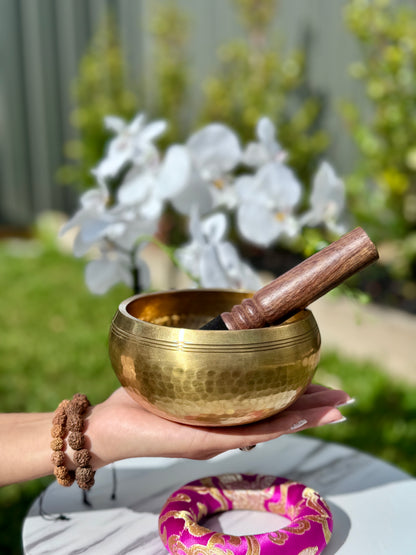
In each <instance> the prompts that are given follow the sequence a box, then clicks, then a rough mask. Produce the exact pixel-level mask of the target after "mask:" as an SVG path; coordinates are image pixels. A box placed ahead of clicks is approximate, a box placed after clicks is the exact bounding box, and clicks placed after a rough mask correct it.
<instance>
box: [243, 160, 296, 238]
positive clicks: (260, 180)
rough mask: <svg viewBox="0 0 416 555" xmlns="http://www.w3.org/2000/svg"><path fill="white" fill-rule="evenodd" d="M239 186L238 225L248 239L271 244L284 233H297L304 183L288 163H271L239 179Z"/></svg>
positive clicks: (289, 234)
mask: <svg viewBox="0 0 416 555" xmlns="http://www.w3.org/2000/svg"><path fill="white" fill-rule="evenodd" d="M236 188H237V193H238V195H239V206H238V210H237V225H238V229H239V231H240V233H241V234H242V236H243V237H244V238H246V239H247V240H248V241H250V242H252V243H254V244H256V245H259V246H261V247H268V246H270V245H271V244H272V243H273V242H274V241H276V240H277V239H279V238H280V237H281V236H282V235H284V236H287V237H290V238H293V237H295V236H296V235H297V233H298V231H299V224H298V221H297V219H296V217H295V215H294V209H295V207H296V205H297V204H298V202H299V200H300V198H301V185H300V183H299V182H298V180H297V179H296V177H295V175H294V173H293V172H292V171H291V170H290V169H289V168H288V167H287V166H285V165H283V164H281V163H268V164H266V165H264V166H262V167H261V168H260V169H259V170H258V171H257V172H256V174H255V175H254V176H248V175H247V176H242V177H240V178H239V179H237V181H236Z"/></svg>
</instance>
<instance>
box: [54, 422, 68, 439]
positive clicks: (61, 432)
mask: <svg viewBox="0 0 416 555" xmlns="http://www.w3.org/2000/svg"><path fill="white" fill-rule="evenodd" d="M65 434H66V429H65V426H60V425H59V424H54V425H53V426H52V429H51V436H52V437H64V436H65Z"/></svg>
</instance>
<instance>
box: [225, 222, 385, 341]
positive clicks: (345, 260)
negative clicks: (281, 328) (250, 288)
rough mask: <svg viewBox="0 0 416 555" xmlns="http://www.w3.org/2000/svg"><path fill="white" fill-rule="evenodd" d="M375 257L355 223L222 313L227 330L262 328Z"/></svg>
mask: <svg viewBox="0 0 416 555" xmlns="http://www.w3.org/2000/svg"><path fill="white" fill-rule="evenodd" d="M377 259H378V252H377V249H376V247H375V245H374V244H373V243H372V242H371V240H370V238H369V237H368V235H367V234H366V233H365V231H364V230H363V229H361V228H360V227H357V228H355V229H353V230H352V231H350V232H349V233H347V234H345V235H343V236H342V237H341V238H340V239H338V240H337V241H335V242H334V243H331V244H330V245H328V246H327V247H325V248H324V249H322V250H321V251H319V252H317V253H316V254H314V255H312V256H310V257H309V258H307V259H306V260H304V261H303V262H301V263H300V264H298V265H297V266H295V267H294V268H292V269H291V270H289V271H288V272H286V273H284V274H282V275H281V276H280V277H278V278H276V279H275V280H273V281H271V282H270V283H268V284H267V285H265V286H264V287H262V288H261V289H259V290H258V291H257V292H256V293H255V294H254V296H253V297H252V298H249V299H245V300H244V301H243V302H242V303H241V304H239V305H236V306H234V307H233V308H232V309H231V311H230V312H223V313H222V314H221V317H222V319H223V321H224V323H225V325H226V326H227V328H228V329H230V330H237V329H251V328H262V327H264V326H266V325H268V324H273V323H276V322H279V321H281V320H282V319H283V318H286V317H288V316H289V315H291V314H293V313H294V312H296V311H297V310H300V309H302V308H305V307H307V306H308V305H309V304H311V303H312V302H313V301H316V300H317V299H319V297H322V295H324V294H325V293H327V292H328V291H330V290H331V289H334V288H335V287H336V286H337V285H339V284H340V283H342V282H343V281H345V280H346V279H347V278H349V277H350V276H352V275H353V274H355V273H356V272H358V271H360V270H362V269H363V268H365V267H366V266H368V265H369V264H371V263H372V262H374V261H375V260H377Z"/></svg>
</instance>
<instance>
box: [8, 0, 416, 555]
mask: <svg viewBox="0 0 416 555" xmlns="http://www.w3.org/2000/svg"><path fill="white" fill-rule="evenodd" d="M0 55H1V62H2V63H1V65H0V287H1V291H2V293H1V295H0V334H1V341H0V410H1V411H8V412H9V411H10V412H13V411H53V410H55V408H56V406H57V405H58V403H59V401H60V400H61V399H63V398H68V397H70V396H71V395H72V394H73V393H74V392H76V391H81V392H83V393H86V394H87V395H88V396H89V398H90V399H91V401H92V402H93V403H97V402H99V401H100V400H102V399H103V398H104V397H105V396H106V395H108V394H109V393H111V392H112V391H113V390H114V388H115V387H117V381H116V378H115V376H114V375H113V373H112V370H111V367H110V365H109V361H108V355H107V334H108V329H109V324H110V321H111V318H112V316H113V314H114V312H115V310H116V308H117V306H118V304H119V302H120V301H121V300H123V299H124V298H126V297H127V296H129V295H130V294H131V290H129V289H128V288H127V287H126V286H124V285H120V286H117V287H115V288H113V289H111V290H110V291H109V292H108V293H106V294H105V295H102V296H96V295H93V294H91V293H90V292H89V291H88V290H87V287H86V285H85V280H84V268H85V260H83V259H76V258H74V257H73V255H72V254H71V250H70V244H69V240H70V239H68V238H66V239H65V238H64V239H58V237H57V236H58V230H59V228H60V226H61V225H62V224H63V223H64V222H65V220H66V218H68V217H69V216H71V215H72V213H73V212H74V211H75V210H76V209H77V207H78V199H79V195H80V193H81V192H82V191H85V190H87V189H88V188H89V187H91V186H92V185H93V181H92V177H91V168H92V167H94V166H95V165H96V164H97V162H98V161H99V160H100V158H101V157H102V155H103V151H104V149H105V145H106V143H107V141H108V139H109V138H110V135H109V133H108V132H107V131H106V130H105V128H104V127H103V118H104V116H106V115H110V114H111V115H117V116H121V117H125V118H127V119H131V118H132V117H133V116H134V115H135V114H137V113H138V112H145V113H146V114H147V115H148V116H149V118H163V119H166V120H167V121H168V122H169V128H168V132H167V133H166V134H165V135H164V136H163V138H162V141H161V143H162V147H163V145H165V146H166V145H168V144H169V143H171V142H175V141H183V140H185V138H186V137H187V136H188V135H189V134H190V133H191V132H192V131H194V130H195V129H197V128H198V127H199V126H201V125H203V124H206V123H209V122H214V121H218V122H223V123H225V124H228V125H231V126H232V127H233V128H234V129H235V130H237V131H238V133H239V136H240V137H241V138H242V139H243V140H250V139H251V137H252V135H253V129H254V127H255V124H256V122H257V120H258V119H259V117H261V116H264V115H265V116H268V117H269V118H270V119H271V120H272V121H273V123H274V124H275V126H276V129H277V136H278V140H279V142H280V143H281V144H282V145H283V147H284V148H285V149H286V150H287V152H288V153H289V159H290V163H291V166H292V168H294V170H295V172H296V175H297V176H298V177H299V179H300V180H301V181H302V183H303V184H304V185H305V188H306V190H308V189H310V187H311V176H312V174H313V171H314V170H315V169H316V166H317V164H318V162H319V161H321V160H325V159H327V160H330V161H331V163H332V164H333V165H334V167H335V168H336V170H337V173H338V174H339V175H340V176H341V177H342V178H343V180H344V182H345V186H346V205H347V212H348V219H349V222H350V226H351V227H353V226H355V225H361V226H362V227H363V228H364V229H365V230H366V231H367V232H368V233H369V235H370V236H371V238H372V239H373V240H374V241H375V242H376V244H377V245H378V247H379V250H380V254H381V259H380V262H379V263H377V264H376V265H374V266H372V267H371V268H368V269H367V270H366V271H365V272H363V273H362V274H360V275H359V276H358V277H356V278H354V279H352V280H350V282H349V284H348V285H349V288H343V290H342V302H344V300H345V299H347V302H348V303H349V305H348V306H349V308H351V307H352V312H351V313H349V312H343V315H344V317H345V314H348V315H351V314H352V316H351V318H350V321H349V322H346V323H345V329H344V324H343V320H342V315H341V314H340V311H341V310H344V308H343V307H344V305H343V304H342V302H341V304H340V295H341V293H338V296H337V297H335V298H334V299H333V300H331V299H329V301H328V302H333V303H334V304H333V305H332V306H331V308H330V311H329V312H331V311H332V314H333V316H334V318H335V319H334V320H333V321H336V323H337V326H336V327H337V329H336V330H335V331H336V332H337V333H338V338H339V339H338V341H337V340H336V339H335V340H334V341H332V338H333V336H331V342H328V343H327V342H326V335H325V331H324V330H326V329H328V330H330V328H331V324H330V323H329V324H327V323H326V321H325V326H324V327H322V328H321V331H322V335H323V337H322V340H323V347H322V360H321V363H320V366H319V369H318V372H317V375H316V380H317V381H321V382H323V383H326V384H328V385H333V386H334V387H342V388H344V389H345V390H346V391H348V393H350V395H352V396H353V397H355V398H356V399H357V402H356V404H355V405H353V406H350V407H348V408H346V409H345V414H346V416H347V417H348V422H347V423H346V424H343V425H340V426H331V427H327V428H326V429H322V430H316V431H314V432H310V433H312V434H313V435H316V436H318V437H323V438H325V439H328V440H331V441H338V442H342V443H345V444H348V445H352V446H354V447H357V448H359V449H362V450H364V451H366V452H369V453H372V454H374V455H376V456H379V457H381V458H383V459H384V460H386V461H388V462H391V463H393V464H396V465H398V466H399V467H401V468H402V469H404V470H405V471H407V472H409V473H411V474H413V475H415V474H416V462H415V460H416V458H415V447H414V446H415V444H416V418H415V417H416V365H415V359H414V356H413V357H412V354H411V345H410V339H409V341H408V345H407V347H408V348H407V349H406V348H401V347H400V343H399V339H400V338H399V339H398V340H397V341H396V340H395V339H394V335H393V334H392V335H391V336H390V337H391V343H392V344H391V345H386V341H385V339H384V337H385V335H383V333H386V331H385V330H387V335H388V334H389V331H388V330H389V329H395V330H396V331H397V330H402V329H403V330H404V331H403V333H402V334H401V336H402V337H405V338H406V337H410V335H411V333H412V331H413V330H415V329H416V328H415V326H416V324H415V319H416V279H415V278H416V117H415V116H416V9H415V7H414V3H413V2H411V1H410V0H409V1H404V0H403V1H399V0H390V1H389V0H373V1H371V0H315V1H314V2H301V1H297V2H293V1H291V0H279V1H278V0H210V2H206V1H203V0H177V1H174V0H153V1H150V0H71V1H68V2H56V1H55V0H0ZM166 221H167V229H165V230H162V232H163V233H161V237H162V238H163V237H165V236H166V234H167V235H168V236H169V238H170V240H172V241H175V240H176V237H175V230H174V229H171V228H169V225H168V224H169V222H170V221H171V220H169V218H167V220H166ZM331 238H332V237H329V236H328V235H326V234H325V232H324V231H323V230H322V229H320V228H319V227H318V228H316V229H309V230H307V231H305V233H304V234H303V235H302V237H301V239H300V240H299V241H297V242H296V243H295V244H293V245H290V248H289V247H288V245H278V246H276V248H272V249H270V248H269V249H264V250H262V249H259V248H257V249H252V248H247V249H246V252H247V255H248V256H249V257H250V258H251V261H252V263H253V264H255V266H256V268H257V269H258V270H261V271H265V272H268V273H270V274H271V275H277V274H279V273H281V272H282V271H283V270H285V269H287V268H288V267H289V266H290V265H292V264H294V263H295V262H296V261H298V260H300V259H301V258H302V257H304V256H306V255H309V254H311V253H312V252H313V251H314V250H316V248H317V247H318V246H319V245H320V244H321V243H322V241H323V240H329V239H331ZM147 256H148V258H149V262H150V264H151V263H152V257H155V261H157V264H158V266H157V268H159V269H160V266H159V263H160V254H159V253H157V254H156V252H155V249H150V250H149V252H148V254H147ZM165 263H166V261H163V270H162V272H163V280H161V279H160V275H158V274H157V270H156V273H155V274H154V275H153V278H154V279H153V283H152V286H153V287H156V288H157V287H169V286H173V285H176V284H177V283H176V281H175V279H176V277H175V275H174V270H172V269H169V272H166V271H165V268H166V266H165ZM170 279H171V280H172V281H171V282H169V280H170ZM166 280H168V281H166ZM365 302H367V303H369V306H368V308H369V309H370V313H367V312H365V310H366V305H363V304H362V303H365ZM337 303H338V304H337ZM372 307H375V308H376V312H371V310H372ZM337 311H338V313H337ZM317 314H320V312H317ZM363 314H364V316H363ZM368 314H370V317H368ZM363 318H367V321H366V325H367V326H369V327H370V328H373V329H374V330H376V331H377V333H378V330H380V335H379V336H378V335H377V333H373V334H372V335H371V337H372V347H371V349H370V348H369V349H368V350H365V349H364V350H360V349H357V348H356V347H357V345H356V342H357V339H356V335H354V334H351V333H347V327H349V328H351V326H353V327H355V328H356V330H362V329H363V328H362V327H361V328H360V326H363V322H362V319H363ZM399 321H400V324H397V322H399ZM318 325H320V320H319V318H318ZM383 326H384V328H383ZM389 326H390V327H389ZM402 326H403V327H402ZM332 328H334V325H332ZM383 330H384V331H383ZM406 334H407V335H406ZM358 337H360V331H358ZM377 337H380V340H379V342H378V339H377ZM361 339H362V341H361V342H362V343H363V344H364V343H366V337H364V336H363V333H361ZM367 343H368V341H367ZM386 348H391V351H392V352H394V350H395V349H396V350H398V349H399V350H400V353H401V354H402V355H403V353H404V352H408V353H409V355H408V357H407V358H406V357H404V358H403V357H402V359H401V362H400V369H399V370H398V365H395V364H394V361H393V358H394V357H393V358H392V359H391V360H390V359H389V358H388V357H386V356H385V355H383V349H386ZM373 354H374V356H372V355H373ZM50 480H51V479H50V478H46V479H43V480H36V481H33V482H30V483H26V484H19V485H13V486H8V487H4V488H2V489H1V490H0V552H1V553H7V554H9V553H10V554H15V553H16V554H17V553H21V547H20V532H21V525H22V521H23V518H24V515H25V513H26V511H27V510H28V507H29V505H30V503H31V502H32V500H33V499H34V498H35V496H36V495H38V494H39V492H40V491H41V490H42V489H43V488H44V487H45V486H46V485H47V484H48V483H49V482H50Z"/></svg>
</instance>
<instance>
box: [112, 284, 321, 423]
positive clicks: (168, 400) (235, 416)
mask: <svg viewBox="0 0 416 555" xmlns="http://www.w3.org/2000/svg"><path fill="white" fill-rule="evenodd" d="M247 296H250V294H249V293H248V292H236V291H227V290H206V289H193V290H184V291H169V292H164V293H154V294H148V295H138V296H135V297H132V298H130V299H127V300H126V301H124V302H123V303H121V304H120V306H119V309H118V311H117V313H116V314H115V316H114V318H113V321H112V324H111V329H110V342H109V350H110V359H111V363H112V365H113V368H114V370H115V372H116V375H117V377H118V379H119V381H120V383H121V384H122V385H123V386H124V387H125V388H126V389H127V391H128V392H129V393H130V395H131V396H132V397H133V398H134V399H136V400H137V401H138V402H139V403H140V404H141V405H143V406H144V407H146V408H147V409H148V410H150V411H152V412H154V413H156V414H158V415H160V416H163V417H165V418H168V419H170V420H174V421H177V422H182V423H186V424H193V425H204V426H231V425H238V424H244V423H249V422H254V421H257V420H261V419H263V418H266V417H268V416H271V415H273V414H276V413H277V412H280V411H281V410H284V409H285V408H286V407H287V406H289V405H290V404H292V403H293V402H294V401H295V400H296V399H297V398H298V397H299V396H300V395H301V394H302V392H303V391H304V389H305V388H306V387H307V385H308V384H309V383H310V381H311V379H312V377H313V374H314V372H315V369H316V366H317V364H318V361H319V349H320V335H319V330H318V327H317V324H316V321H315V319H314V317H313V315H312V313H311V312H310V311H309V310H303V311H300V312H298V313H297V314H296V315H294V316H293V317H292V318H290V319H289V320H287V321H286V322H284V323H283V324H280V325H279V326H271V327H268V328H262V329H258V330H241V331H206V330H199V329H198V328H199V327H200V326H202V325H203V324H204V323H206V322H207V321H209V320H210V319H211V318H213V317H214V316H216V315H217V314H220V313H221V312H223V311H225V310H230V309H231V307H232V306H234V305H235V304H238V303H240V302H241V301H242V300H243V299H244V298H246V297H247Z"/></svg>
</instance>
